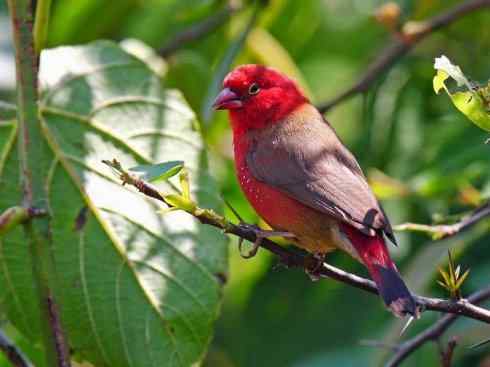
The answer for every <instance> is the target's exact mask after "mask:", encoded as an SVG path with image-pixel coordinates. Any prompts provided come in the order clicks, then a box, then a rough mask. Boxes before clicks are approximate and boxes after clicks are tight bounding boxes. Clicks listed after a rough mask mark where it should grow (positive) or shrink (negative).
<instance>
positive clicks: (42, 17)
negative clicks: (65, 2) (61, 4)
mask: <svg viewBox="0 0 490 367" xmlns="http://www.w3.org/2000/svg"><path fill="white" fill-rule="evenodd" d="M50 9H51V0H37V6H36V18H35V22H34V45H35V50H36V55H38V56H39V54H40V53H41V51H42V50H43V48H44V46H45V44H46V39H47V36H48V25H49V11H50Z"/></svg>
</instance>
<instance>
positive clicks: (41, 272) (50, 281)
mask: <svg viewBox="0 0 490 367" xmlns="http://www.w3.org/2000/svg"><path fill="white" fill-rule="evenodd" d="M41 3H44V4H47V3H46V2H45V1H41ZM8 6H9V11H10V17H11V21H12V34H13V40H14V47H15V65H16V73H17V123H18V147H19V163H20V179H21V185H22V188H23V206H24V208H26V210H27V211H33V210H34V211H41V212H46V213H47V212H48V205H47V200H48V199H47V193H46V192H45V185H44V183H45V177H46V171H45V170H43V169H42V167H43V164H42V162H45V161H47V160H48V159H49V158H50V157H51V153H50V152H49V147H48V146H47V144H46V141H45V139H44V137H43V134H42V132H41V125H40V121H39V118H38V114H39V110H38V84H37V82H38V55H37V54H36V53H35V50H34V39H33V33H32V24H33V15H32V0H8ZM43 12H46V13H49V9H44V10H43ZM35 162H36V163H35ZM34 208H36V209H34ZM31 218H32V217H31V216H29V218H28V219H27V220H26V221H24V230H25V235H26V239H27V240H28V241H29V246H30V255H31V257H32V265H33V269H32V272H33V275H34V279H33V281H34V285H35V287H36V291H37V295H38V297H39V303H40V310H41V312H40V318H41V320H40V321H41V322H40V324H41V325H42V333H43V334H42V336H43V340H42V341H43V346H44V350H45V355H46V365H47V366H57V367H68V366H70V355H69V349H68V342H67V340H66V338H65V335H64V333H63V330H62V327H61V321H60V315H59V310H58V306H57V304H56V300H55V290H56V289H57V288H56V271H55V266H54V259H53V254H52V252H51V235H50V218H49V216H48V215H45V216H40V217H39V218H36V220H30V219H31Z"/></svg>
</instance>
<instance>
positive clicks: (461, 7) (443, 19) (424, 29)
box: [318, 0, 490, 113]
mask: <svg viewBox="0 0 490 367" xmlns="http://www.w3.org/2000/svg"><path fill="white" fill-rule="evenodd" d="M488 7H490V0H468V1H465V2H460V3H459V4H457V5H455V6H454V7H452V8H449V9H448V10H446V11H445V12H443V13H441V14H439V15H436V16H434V17H433V18H430V19H428V20H426V21H424V22H420V25H421V26H420V27H417V28H416V30H415V31H412V32H407V31H404V32H403V31H402V33H401V34H397V35H396V36H395V37H394V39H393V40H392V41H391V42H390V43H389V44H388V45H387V46H386V47H385V49H384V50H382V51H381V52H380V53H378V55H379V56H378V57H377V58H376V59H375V60H374V61H373V62H372V63H371V64H370V65H369V66H368V67H367V68H366V72H365V73H364V74H363V75H362V76H361V77H360V78H359V79H358V80H357V81H356V82H355V83H354V84H353V85H352V86H351V87H349V88H348V89H347V90H345V91H344V92H342V93H341V94H339V95H338V96H336V97H334V98H332V99H331V100H329V101H327V102H324V103H321V104H319V105H318V109H319V110H320V112H322V113H325V112H327V111H328V110H330V109H331V108H333V107H335V106H336V105H338V104H340V103H342V102H345V101H347V100H348V99H349V98H351V97H353V96H354V95H356V94H358V93H363V92H366V91H367V90H368V89H369V87H370V86H371V85H372V84H373V83H374V82H375V81H376V80H377V79H378V78H379V77H380V76H381V75H383V74H384V73H385V72H386V71H388V70H389V69H390V68H391V67H392V66H393V65H395V64H396V63H397V62H398V61H399V60H400V59H401V58H402V57H403V56H405V54H407V53H408V52H409V51H410V50H411V49H412V48H413V47H415V46H416V45H417V44H418V43H419V42H420V41H422V40H423V39H425V38H426V37H427V36H429V35H431V34H432V33H433V32H436V31H438V30H439V29H441V28H443V27H446V26H449V25H450V24H452V23H453V22H455V21H457V20H458V19H460V18H462V17H464V16H466V15H468V14H470V13H472V12H474V11H477V10H480V9H483V8H488Z"/></svg>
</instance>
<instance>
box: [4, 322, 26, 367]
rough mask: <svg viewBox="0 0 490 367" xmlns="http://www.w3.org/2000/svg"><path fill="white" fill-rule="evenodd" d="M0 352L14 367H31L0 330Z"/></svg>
mask: <svg viewBox="0 0 490 367" xmlns="http://www.w3.org/2000/svg"><path fill="white" fill-rule="evenodd" d="M0 351H2V352H3V353H4V355H5V357H6V358H7V359H8V361H9V362H10V363H11V364H12V366H14V367H33V366H32V363H31V362H29V360H28V359H27V358H26V357H25V356H24V354H23V353H22V352H21V351H20V350H19V349H18V348H17V347H16V346H15V344H14V343H12V341H10V340H9V338H8V337H7V335H5V334H4V333H3V331H2V330H0Z"/></svg>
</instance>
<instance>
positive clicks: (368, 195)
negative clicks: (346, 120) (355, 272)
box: [247, 105, 395, 242]
mask: <svg viewBox="0 0 490 367" xmlns="http://www.w3.org/2000/svg"><path fill="white" fill-rule="evenodd" d="M250 141H251V146H250V149H249V152H248V154H247V165H248V167H249V169H250V171H251V173H252V175H253V176H254V177H255V178H256V179H257V180H259V181H261V182H264V183H266V184H268V185H271V186H273V187H275V188H277V189H278V190H280V191H282V192H284V193H286V194H287V195H288V196H290V197H292V198H294V199H296V200H298V201H300V202H301V203H303V204H305V205H307V206H309V207H311V208H314V209H316V210H318V211H321V212H323V213H326V214H329V215H331V216H333V217H335V218H337V219H339V220H341V221H344V222H346V223H348V224H350V225H352V226H353V227H355V228H357V229H359V230H361V231H362V232H363V233H365V234H368V235H371V236H373V235H375V234H376V232H379V231H383V232H384V233H385V234H386V235H387V236H388V237H389V238H390V239H391V240H392V241H393V242H395V238H394V235H393V231H392V229H391V226H390V223H389V221H388V219H387V218H386V216H385V214H384V212H383V209H382V208H381V206H380V205H379V203H378V201H377V200H376V198H375V196H374V194H373V193H372V191H371V189H370V188H369V186H368V184H367V182H366V178H365V177H364V174H363V173H362V170H361V168H360V167H359V164H358V163H357V161H356V159H355V158H354V156H353V155H352V154H351V153H350V152H349V151H348V150H347V148H345V146H344V145H343V144H342V143H341V141H340V140H339V138H338V137H337V135H336V134H335V132H334V131H333V129H332V128H331V127H330V125H329V124H328V123H327V122H326V121H325V120H324V119H323V117H322V116H321V115H320V113H319V112H318V111H317V110H316V109H315V108H314V107H313V106H309V105H304V106H303V107H302V108H300V109H298V110H297V111H296V112H294V113H292V114H291V115H290V116H289V117H288V118H287V119H285V120H283V121H281V122H280V123H277V124H274V125H273V126H271V127H270V128H268V129H263V130H260V131H255V132H253V133H252V134H250Z"/></svg>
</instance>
